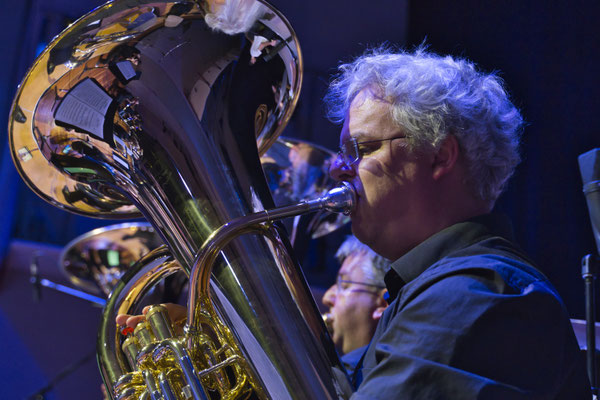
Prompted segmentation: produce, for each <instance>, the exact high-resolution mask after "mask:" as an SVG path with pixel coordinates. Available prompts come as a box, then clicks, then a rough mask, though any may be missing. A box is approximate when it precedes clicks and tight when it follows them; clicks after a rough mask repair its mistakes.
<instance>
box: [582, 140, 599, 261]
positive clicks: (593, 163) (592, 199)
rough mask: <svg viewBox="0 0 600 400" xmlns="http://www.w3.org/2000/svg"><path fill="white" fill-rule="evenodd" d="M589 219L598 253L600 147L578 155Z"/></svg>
mask: <svg viewBox="0 0 600 400" xmlns="http://www.w3.org/2000/svg"><path fill="white" fill-rule="evenodd" d="M578 161H579V171H580V172H581V179H582V180H583V193H584V194H585V199H586V201H587V206H588V211H589V214H590V221H591V223H592V229H593V231H594V239H596V247H597V251H598V254H600V149H593V150H590V151H588V152H587V153H583V154H581V155H580V156H579V157H578Z"/></svg>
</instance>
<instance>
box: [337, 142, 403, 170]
mask: <svg viewBox="0 0 600 400" xmlns="http://www.w3.org/2000/svg"><path fill="white" fill-rule="evenodd" d="M405 137H406V136H395V137H393V138H389V139H377V140H367V141H364V142H357V141H356V138H350V139H348V140H346V141H345V142H344V143H342V145H341V146H340V151H339V152H338V156H339V157H341V158H342V161H343V162H344V164H346V165H347V166H348V167H349V166H351V165H352V164H354V163H355V162H357V161H358V160H360V159H361V157H362V152H361V150H360V147H359V146H361V145H365V144H371V143H379V142H386V141H388V140H389V141H392V140H396V139H403V138H405Z"/></svg>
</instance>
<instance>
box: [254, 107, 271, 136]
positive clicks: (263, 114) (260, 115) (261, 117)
mask: <svg viewBox="0 0 600 400" xmlns="http://www.w3.org/2000/svg"><path fill="white" fill-rule="evenodd" d="M267 113H268V109H267V106H266V105H265V104H261V105H259V106H258V108H257V109H256V113H255V114H254V132H255V134H256V136H257V137H258V135H260V133H261V132H262V130H263V129H264V128H265V124H266V123H267V117H268V114H267Z"/></svg>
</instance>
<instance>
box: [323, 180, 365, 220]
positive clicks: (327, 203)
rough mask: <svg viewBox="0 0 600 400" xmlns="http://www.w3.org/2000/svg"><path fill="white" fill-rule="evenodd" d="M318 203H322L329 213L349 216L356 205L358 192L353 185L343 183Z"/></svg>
mask: <svg viewBox="0 0 600 400" xmlns="http://www.w3.org/2000/svg"><path fill="white" fill-rule="evenodd" d="M317 201H319V202H321V203H322V207H323V208H325V209H326V210H327V211H332V212H338V213H343V214H344V215H349V214H350V213H351V212H352V211H353V210H354V207H355V205H356V191H355V190H354V187H353V186H352V184H350V183H348V182H342V183H341V184H340V185H339V186H336V187H334V188H333V189H331V190H330V191H329V192H327V194H326V195H325V196H323V197H321V198H320V199H317Z"/></svg>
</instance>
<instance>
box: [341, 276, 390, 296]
mask: <svg viewBox="0 0 600 400" xmlns="http://www.w3.org/2000/svg"><path fill="white" fill-rule="evenodd" d="M335 283H336V290H337V293H341V292H342V291H347V290H350V289H353V288H352V287H351V286H350V285H358V286H364V287H368V288H373V289H375V290H364V289H358V288H354V289H353V290H351V292H367V293H373V294H375V293H377V292H378V290H377V289H385V286H382V285H376V284H374V283H365V282H357V281H349V280H347V279H342V278H341V277H339V276H338V277H337V280H336V282H335Z"/></svg>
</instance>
